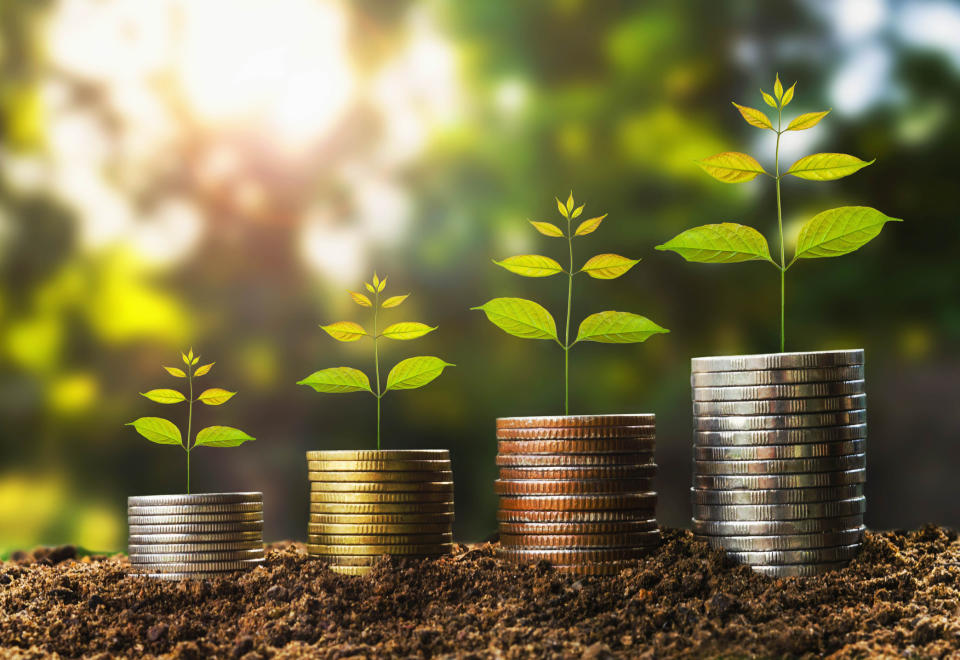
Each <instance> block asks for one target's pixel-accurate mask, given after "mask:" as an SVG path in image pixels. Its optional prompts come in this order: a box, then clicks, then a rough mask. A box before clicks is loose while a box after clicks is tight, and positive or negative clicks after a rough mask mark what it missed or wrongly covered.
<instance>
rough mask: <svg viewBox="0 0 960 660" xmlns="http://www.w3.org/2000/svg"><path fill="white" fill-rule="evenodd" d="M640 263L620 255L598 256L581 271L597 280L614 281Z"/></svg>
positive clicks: (589, 260) (590, 260) (591, 258)
mask: <svg viewBox="0 0 960 660" xmlns="http://www.w3.org/2000/svg"><path fill="white" fill-rule="evenodd" d="M638 263H640V260H639V259H627V258H626V257H621V256H620V255H619V254H598V255H597V256H595V257H590V258H589V259H588V260H587V263H585V264H583V268H581V269H580V270H581V271H582V272H584V273H586V274H587V275H589V276H590V277H592V278H594V279H597V280H612V279H615V278H617V277H620V276H621V275H623V274H624V273H626V272H627V271H628V270H630V269H631V268H633V267H634V266H635V265H637V264H638Z"/></svg>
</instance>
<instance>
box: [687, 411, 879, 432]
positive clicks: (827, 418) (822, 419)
mask: <svg viewBox="0 0 960 660" xmlns="http://www.w3.org/2000/svg"><path fill="white" fill-rule="evenodd" d="M866 421H867V411H866V410H849V411H844V412H832V413H811V414H808V415H733V416H730V417H694V418H693V427H694V428H695V429H696V430H697V431H763V430H767V429H770V430H774V429H800V428H812V427H818V426H846V425H849V424H864V423H866Z"/></svg>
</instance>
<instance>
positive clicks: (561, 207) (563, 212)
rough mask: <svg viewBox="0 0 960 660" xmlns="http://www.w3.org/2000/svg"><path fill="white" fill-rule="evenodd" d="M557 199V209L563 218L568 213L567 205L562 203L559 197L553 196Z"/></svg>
mask: <svg viewBox="0 0 960 660" xmlns="http://www.w3.org/2000/svg"><path fill="white" fill-rule="evenodd" d="M555 199H556V200H557V209H558V210H559V211H560V215H562V216H563V217H564V218H569V217H570V213H569V212H568V211H567V207H566V206H564V205H563V202H561V201H560V198H559V197H557V198H555Z"/></svg>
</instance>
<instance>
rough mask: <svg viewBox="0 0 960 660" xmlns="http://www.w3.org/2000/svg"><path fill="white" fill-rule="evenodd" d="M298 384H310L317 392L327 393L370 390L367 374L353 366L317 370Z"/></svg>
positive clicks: (371, 391)
mask: <svg viewBox="0 0 960 660" xmlns="http://www.w3.org/2000/svg"><path fill="white" fill-rule="evenodd" d="M297 385H308V386H310V387H312V388H313V389H315V390H316V391H317V392H325V393H327V394H346V393H347V392H364V391H366V392H370V393H371V394H372V393H373V390H371V389H370V379H369V378H367V374H365V373H363V372H362V371H360V370H359V369H354V368H352V367H331V368H330V369H321V370H320V371H315V372H313V373H312V374H310V375H309V376H307V377H306V378H304V379H303V380H299V381H297Z"/></svg>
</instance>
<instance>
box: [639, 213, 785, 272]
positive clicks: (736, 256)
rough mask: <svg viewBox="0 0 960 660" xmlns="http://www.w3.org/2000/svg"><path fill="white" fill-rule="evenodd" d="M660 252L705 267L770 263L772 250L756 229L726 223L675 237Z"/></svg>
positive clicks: (662, 246) (658, 247)
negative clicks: (667, 252) (750, 262)
mask: <svg viewBox="0 0 960 660" xmlns="http://www.w3.org/2000/svg"><path fill="white" fill-rule="evenodd" d="M656 249H657V250H671V251H673V252H676V253H677V254H679V255H680V256H681V257H683V258H684V259H686V260H687V261H694V262H697V263H702V264H733V263H738V262H741V261H757V260H759V261H770V262H771V263H772V259H771V258H770V247H769V246H768V245H767V239H765V238H764V237H763V234H761V233H760V232H758V231H757V230H756V229H754V228H753V227H747V226H745V225H738V224H736V223H735V222H723V223H720V224H714V225H703V226H702V227H694V228H693V229H688V230H687V231H685V232H683V233H681V234H679V235H677V236H675V237H674V238H672V239H670V240H669V241H667V242H666V243H664V244H663V245H658V246H657V247H656Z"/></svg>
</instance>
